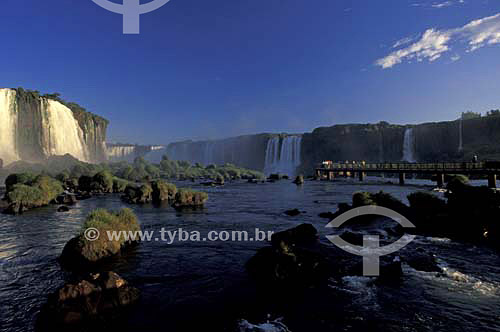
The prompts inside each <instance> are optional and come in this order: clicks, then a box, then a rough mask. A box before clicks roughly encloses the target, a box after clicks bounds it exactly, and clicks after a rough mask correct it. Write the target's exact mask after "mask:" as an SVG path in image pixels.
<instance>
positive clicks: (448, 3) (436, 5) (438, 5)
mask: <svg viewBox="0 0 500 332" xmlns="http://www.w3.org/2000/svg"><path fill="white" fill-rule="evenodd" d="M451 5H453V1H445V2H439V3H436V2H435V3H433V4H432V5H431V7H432V8H445V7H449V6H451Z"/></svg>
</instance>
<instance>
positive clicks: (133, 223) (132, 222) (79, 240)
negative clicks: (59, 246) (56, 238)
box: [61, 209, 140, 264]
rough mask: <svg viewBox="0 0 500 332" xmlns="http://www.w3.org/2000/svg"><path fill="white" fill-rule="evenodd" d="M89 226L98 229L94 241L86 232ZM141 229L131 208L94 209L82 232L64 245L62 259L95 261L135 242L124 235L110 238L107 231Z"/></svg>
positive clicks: (83, 261) (135, 230)
mask: <svg viewBox="0 0 500 332" xmlns="http://www.w3.org/2000/svg"><path fill="white" fill-rule="evenodd" d="M88 228H95V229H97V230H98V231H99V234H100V236H99V237H98V238H97V239H96V240H94V241H89V240H88V239H87V238H86V237H85V234H84V232H85V230H87V229H88ZM139 230H140V227H139V223H138V221H137V217H136V216H135V214H134V213H133V212H132V210H130V209H122V210H120V211H118V212H109V211H107V210H105V209H97V210H94V211H92V212H91V213H90V215H89V216H88V217H87V220H86V221H85V223H84V224H83V228H82V233H81V234H80V235H79V236H77V237H75V238H73V239H71V240H70V241H69V242H68V243H67V244H66V246H65V247H64V249H63V252H62V255H61V261H62V262H63V264H64V263H66V264H76V263H80V262H82V263H95V262H97V261H99V260H101V259H103V258H106V257H109V256H112V255H115V254H117V253H119V252H120V250H121V249H122V248H123V247H124V246H125V245H127V244H130V243H132V242H134V241H132V240H129V239H126V238H125V237H123V236H120V237H119V238H114V239H112V240H110V239H109V238H108V236H107V232H113V231H115V232H137V231H139ZM129 234H130V233H129ZM138 240H139V238H137V239H135V241H138Z"/></svg>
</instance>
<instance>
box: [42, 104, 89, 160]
mask: <svg viewBox="0 0 500 332" xmlns="http://www.w3.org/2000/svg"><path fill="white" fill-rule="evenodd" d="M41 102H42V109H44V112H43V115H42V116H43V119H42V126H43V132H44V138H45V140H46V142H47V145H46V146H45V147H44V149H45V154H46V155H48V156H53V155H64V154H67V153H69V154H70V155H72V156H73V157H75V158H77V159H79V160H81V161H89V154H88V151H87V149H86V146H85V144H84V139H83V131H82V129H81V128H80V126H79V125H78V122H77V121H76V119H75V117H74V116H73V112H72V111H71V110H70V109H69V108H68V107H66V106H64V105H63V104H61V103H59V102H57V101H54V100H50V99H49V100H42V101H41Z"/></svg>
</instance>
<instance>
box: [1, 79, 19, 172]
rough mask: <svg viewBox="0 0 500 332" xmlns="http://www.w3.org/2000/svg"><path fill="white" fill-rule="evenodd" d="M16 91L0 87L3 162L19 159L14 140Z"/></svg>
mask: <svg viewBox="0 0 500 332" xmlns="http://www.w3.org/2000/svg"><path fill="white" fill-rule="evenodd" d="M15 101H16V91H15V90H10V89H0V158H1V159H2V160H3V162H4V164H8V163H11V162H13V161H17V160H19V154H18V151H17V142H16V129H17V114H16V113H17V111H16V105H15Z"/></svg>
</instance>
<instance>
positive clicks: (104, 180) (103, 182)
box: [91, 170, 113, 193]
mask: <svg viewBox="0 0 500 332" xmlns="http://www.w3.org/2000/svg"><path fill="white" fill-rule="evenodd" d="M91 188H92V190H94V191H98V192H104V193H111V192H113V175H112V174H111V173H110V172H109V171H107V170H106V171H101V172H99V173H97V174H96V175H94V176H93V177H92V183H91Z"/></svg>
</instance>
